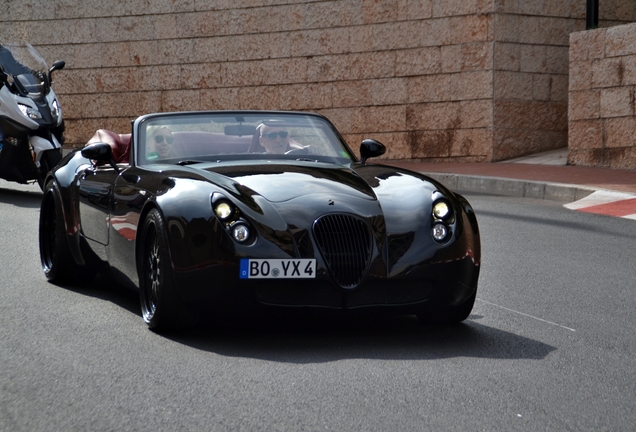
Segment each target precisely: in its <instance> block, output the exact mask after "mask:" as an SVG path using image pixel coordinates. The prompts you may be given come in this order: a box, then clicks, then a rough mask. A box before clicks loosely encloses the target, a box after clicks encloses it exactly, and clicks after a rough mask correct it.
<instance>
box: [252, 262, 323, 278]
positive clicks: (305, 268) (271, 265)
mask: <svg viewBox="0 0 636 432" xmlns="http://www.w3.org/2000/svg"><path fill="white" fill-rule="evenodd" d="M239 277H240V278H241V279H314V278H315V277H316V260H315V259H306V258H304V259H242V260H241V269H240V274H239Z"/></svg>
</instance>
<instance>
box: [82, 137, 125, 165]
mask: <svg viewBox="0 0 636 432" xmlns="http://www.w3.org/2000/svg"><path fill="white" fill-rule="evenodd" d="M130 136H131V134H118V133H115V132H111V131H109V130H106V129H99V130H98V131H96V132H95V135H93V137H92V138H91V139H90V140H88V143H87V144H92V143H97V142H103V143H106V144H108V145H110V148H111V149H112V154H113V159H114V160H115V162H116V163H129V159H130Z"/></svg>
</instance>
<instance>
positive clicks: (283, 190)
mask: <svg viewBox="0 0 636 432" xmlns="http://www.w3.org/2000/svg"><path fill="white" fill-rule="evenodd" d="M211 171H214V172H215V173H218V174H222V175H224V176H226V177H229V178H231V179H232V180H233V181H234V182H236V183H239V184H240V185H242V186H244V187H247V188H249V189H251V190H253V191H254V192H256V193H258V194H259V195H261V196H262V197H264V198H265V199H266V200H268V201H270V202H272V203H276V202H285V201H290V200H292V199H294V198H297V197H301V196H308V195H314V194H333V195H339V196H343V195H344V196H351V197H355V198H361V199H368V200H375V199H376V198H377V197H376V195H375V193H374V190H373V188H372V187H371V186H370V185H369V184H368V183H367V182H366V181H365V180H364V179H362V178H361V177H360V176H359V175H358V174H357V173H356V172H355V171H353V170H352V169H350V168H348V167H343V166H333V165H331V164H315V165H307V166H305V165H279V164H275V165H274V164H272V165H269V164H258V165H242V166H239V165H236V166H225V167H218V166H217V167H215V168H214V169H211Z"/></svg>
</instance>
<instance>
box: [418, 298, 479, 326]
mask: <svg viewBox="0 0 636 432" xmlns="http://www.w3.org/2000/svg"><path fill="white" fill-rule="evenodd" d="M476 298H477V290H475V292H474V293H473V294H472V295H471V296H470V297H468V298H467V299H466V300H464V301H463V302H462V303H460V304H458V305H455V306H450V305H442V304H439V303H437V302H435V303H434V304H431V305H428V306H427V307H426V309H425V310H424V311H422V312H420V313H418V314H417V318H418V319H419V320H420V322H421V323H423V324H458V323H460V322H462V321H464V320H465V319H466V318H468V316H469V315H470V313H471V312H472V310H473V306H474V305H475V299H476Z"/></svg>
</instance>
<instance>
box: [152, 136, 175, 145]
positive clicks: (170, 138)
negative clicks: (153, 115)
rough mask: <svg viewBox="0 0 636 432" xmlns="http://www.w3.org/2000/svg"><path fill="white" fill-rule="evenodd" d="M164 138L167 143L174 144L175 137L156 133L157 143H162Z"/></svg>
mask: <svg viewBox="0 0 636 432" xmlns="http://www.w3.org/2000/svg"><path fill="white" fill-rule="evenodd" d="M164 138H165V139H166V144H172V143H173V142H174V138H173V137H171V136H163V135H155V141H156V142H157V144H161V143H162V142H163V139H164Z"/></svg>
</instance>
